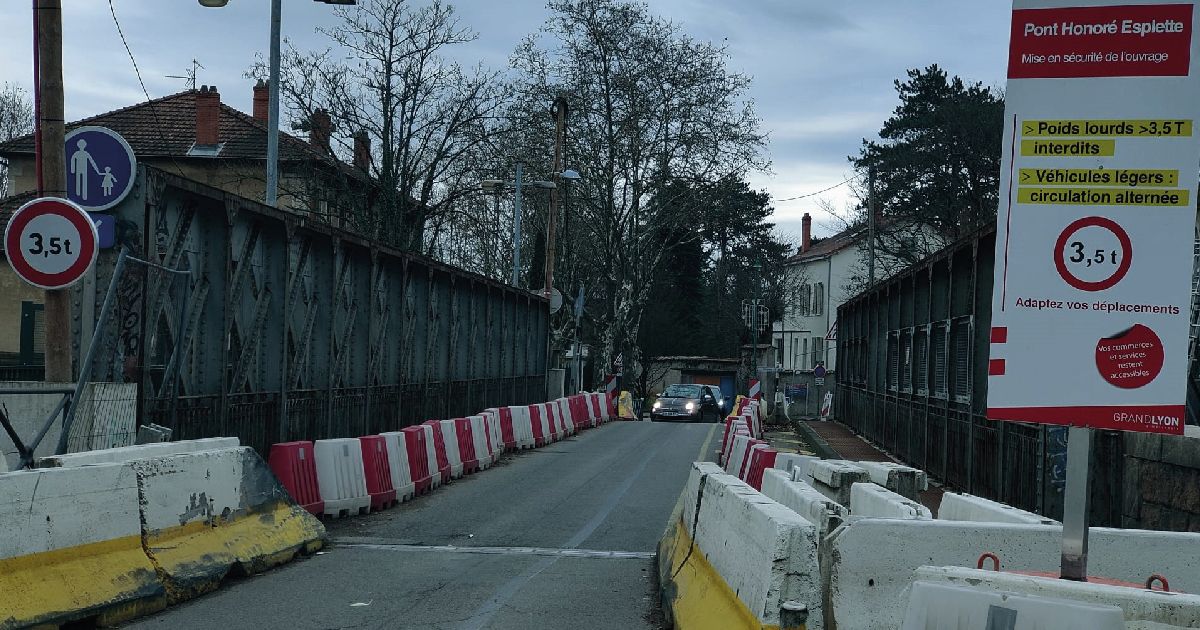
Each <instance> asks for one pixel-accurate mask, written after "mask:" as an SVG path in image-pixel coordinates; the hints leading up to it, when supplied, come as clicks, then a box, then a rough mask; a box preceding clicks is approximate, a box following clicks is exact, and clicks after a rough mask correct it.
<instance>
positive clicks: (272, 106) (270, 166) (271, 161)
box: [199, 0, 357, 207]
mask: <svg viewBox="0 0 1200 630" xmlns="http://www.w3.org/2000/svg"><path fill="white" fill-rule="evenodd" d="M315 1H316V2H323V3H325V4H337V5H345V6H349V5H353V4H356V3H357V0H315ZM199 2H200V6H202V7H209V8H220V7H223V6H225V5H227V4H229V0H199ZM281 4H282V0H271V78H270V83H269V84H268V85H269V87H268V90H269V92H268V93H269V95H270V97H269V101H268V104H267V194H266V203H267V205H268V206H272V207H274V206H275V204H276V202H277V201H278V198H279V22H280V14H281V13H282V8H281V6H280V5H281Z"/></svg>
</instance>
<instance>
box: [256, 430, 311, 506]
mask: <svg viewBox="0 0 1200 630" xmlns="http://www.w3.org/2000/svg"><path fill="white" fill-rule="evenodd" d="M267 465H268V466H270V468H271V472H273V473H275V478H277V479H279V483H280V484H282V485H283V487H284V488H285V489H286V490H287V491H288V494H290V495H292V498H293V499H294V500H295V501H296V503H297V504H299V505H300V507H302V508H304V509H305V511H307V512H308V513H309V514H321V513H322V512H324V511H325V502H324V501H322V500H321V489H320V487H319V486H318V485H317V459H316V456H315V455H314V453H313V444H312V442H283V443H280V444H272V445H271V452H270V454H269V455H268V456H267Z"/></svg>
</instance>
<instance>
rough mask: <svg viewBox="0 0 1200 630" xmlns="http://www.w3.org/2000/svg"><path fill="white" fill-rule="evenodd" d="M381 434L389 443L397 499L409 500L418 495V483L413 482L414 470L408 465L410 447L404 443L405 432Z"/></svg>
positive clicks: (389, 455) (389, 463) (387, 443)
mask: <svg viewBox="0 0 1200 630" xmlns="http://www.w3.org/2000/svg"><path fill="white" fill-rule="evenodd" d="M380 435H382V436H383V440H384V444H386V445H387V455H388V467H389V468H391V469H392V487H393V488H395V489H396V499H397V500H398V501H408V500H409V499H411V498H413V497H414V496H416V493H417V485H416V484H415V483H413V480H412V470H411V469H410V468H409V465H408V448H407V447H406V446H405V443H404V434H403V433H401V432H400V431H389V432H387V433H380Z"/></svg>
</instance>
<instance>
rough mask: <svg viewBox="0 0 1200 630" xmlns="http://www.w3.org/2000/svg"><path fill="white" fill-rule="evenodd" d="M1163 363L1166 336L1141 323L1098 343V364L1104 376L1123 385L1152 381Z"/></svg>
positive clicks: (1133, 386) (1135, 385) (1130, 387)
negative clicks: (1163, 341) (1163, 339)
mask: <svg viewBox="0 0 1200 630" xmlns="http://www.w3.org/2000/svg"><path fill="white" fill-rule="evenodd" d="M1162 367H1163V345H1162V340H1160V339H1159V338H1158V335H1156V334H1154V331H1153V330H1150V329H1149V328H1147V327H1146V326H1143V325H1141V324H1135V325H1134V326H1133V328H1130V329H1129V330H1126V331H1124V332H1121V333H1118V334H1116V335H1114V336H1112V337H1107V338H1105V339H1101V340H1100V343H1098V344H1096V368H1097V369H1099V370H1100V376H1102V377H1104V380H1106V381H1108V382H1109V383H1110V384H1112V385H1116V386H1117V387H1120V388H1122V389H1137V388H1138V387H1142V386H1144V385H1148V384H1149V383H1150V382H1151V381H1153V380H1154V379H1155V378H1157V377H1158V374H1159V372H1162Z"/></svg>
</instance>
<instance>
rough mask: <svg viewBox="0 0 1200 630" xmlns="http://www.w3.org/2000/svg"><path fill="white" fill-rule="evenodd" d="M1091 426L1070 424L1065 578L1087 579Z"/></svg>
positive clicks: (1064, 536) (1063, 551)
mask: <svg viewBox="0 0 1200 630" xmlns="http://www.w3.org/2000/svg"><path fill="white" fill-rule="evenodd" d="M1091 454H1092V430H1091V429H1089V428H1087V427H1071V430H1070V433H1069V434H1068V436H1067V487H1066V497H1065V501H1064V504H1063V534H1062V565H1061V572H1060V574H1059V575H1060V576H1061V577H1062V578H1063V579H1064V580H1075V581H1078V582H1086V581H1087V555H1088V498H1089V493H1088V466H1089V464H1090V463H1091V462H1090V460H1091Z"/></svg>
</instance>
